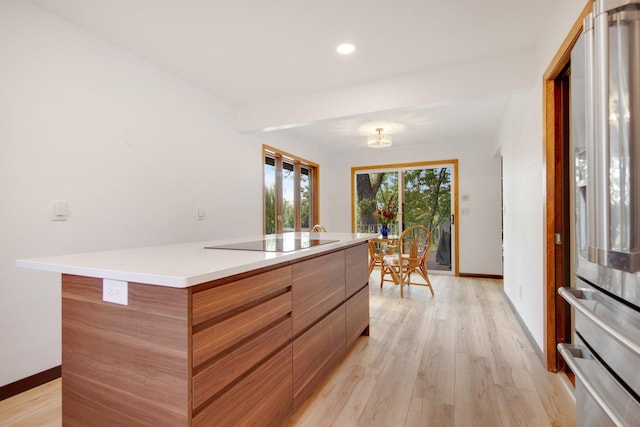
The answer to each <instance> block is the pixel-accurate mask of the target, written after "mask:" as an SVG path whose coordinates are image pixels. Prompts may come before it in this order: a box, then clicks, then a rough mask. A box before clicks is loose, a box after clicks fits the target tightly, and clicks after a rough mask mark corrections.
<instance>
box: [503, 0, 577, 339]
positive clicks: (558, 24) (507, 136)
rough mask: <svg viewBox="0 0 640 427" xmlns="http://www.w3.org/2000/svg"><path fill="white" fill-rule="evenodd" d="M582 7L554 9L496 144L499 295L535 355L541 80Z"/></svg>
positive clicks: (539, 333) (539, 289) (539, 293)
mask: <svg viewBox="0 0 640 427" xmlns="http://www.w3.org/2000/svg"><path fill="white" fill-rule="evenodd" d="M585 4H586V2H585V1H584V0H564V1H561V2H557V3H556V4H555V11H554V13H553V14H552V18H551V19H550V20H549V22H548V25H547V27H545V28H541V29H540V39H539V42H538V44H537V47H536V49H535V58H534V60H535V67H536V69H537V72H536V74H537V75H538V76H539V77H538V78H537V79H536V82H535V85H534V86H533V88H532V90H531V93H530V94H529V95H522V96H520V97H519V98H518V99H514V100H513V104H512V105H511V106H510V108H509V109H508V113H507V115H506V116H505V119H504V121H503V126H502V129H501V132H500V136H499V140H498V144H499V145H500V147H501V152H502V156H503V163H504V206H505V209H504V212H505V213H504V265H505V267H504V290H505V293H506V294H507V296H508V297H509V299H510V300H511V302H512V303H513V305H514V307H515V308H516V310H517V312H518V314H519V316H520V318H521V319H522V320H523V322H524V323H525V324H526V326H527V328H528V329H529V332H530V333H531V335H532V336H533V338H534V339H535V341H536V344H537V345H538V346H539V349H540V350H544V346H545V335H546V331H545V310H546V307H545V303H544V298H545V278H544V252H545V248H544V244H543V243H544V238H545V237H544V236H545V232H546V230H545V229H544V216H545V211H544V194H545V171H544V151H543V134H542V131H543V129H542V120H543V119H542V114H543V106H542V78H543V75H544V72H545V70H546V68H547V67H548V66H549V64H550V63H551V61H552V59H553V56H554V55H555V53H556V52H557V50H558V49H559V48H560V45H561V44H562V42H563V40H564V39H565V37H566V36H567V35H568V34H569V30H570V29H571V26H572V25H573V24H574V22H575V21H576V19H577V18H578V16H579V15H580V12H581V11H582V9H583V8H584V6H585Z"/></svg>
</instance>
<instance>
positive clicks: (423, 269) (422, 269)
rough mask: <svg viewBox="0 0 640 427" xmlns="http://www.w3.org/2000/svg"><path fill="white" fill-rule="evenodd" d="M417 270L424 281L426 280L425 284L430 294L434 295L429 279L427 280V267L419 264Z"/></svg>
mask: <svg viewBox="0 0 640 427" xmlns="http://www.w3.org/2000/svg"><path fill="white" fill-rule="evenodd" d="M418 272H419V273H420V275H421V276H422V278H423V279H424V281H425V282H427V286H428V287H429V290H430V291H431V296H434V295H435V294H434V292H433V287H432V286H431V281H430V280H429V274H428V273H427V268H426V267H425V266H424V265H421V266H420V270H418Z"/></svg>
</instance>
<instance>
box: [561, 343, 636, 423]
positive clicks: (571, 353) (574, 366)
mask: <svg viewBox="0 0 640 427" xmlns="http://www.w3.org/2000/svg"><path fill="white" fill-rule="evenodd" d="M558 351H559V352H560V354H561V355H562V358H563V359H564V361H565V362H566V363H567V365H569V368H571V371H572V372H573V373H574V374H576V377H577V378H578V379H579V380H580V381H581V382H582V385H584V388H585V389H586V390H587V392H588V393H589V394H590V395H591V397H593V399H594V400H595V401H596V403H597V404H598V406H600V408H602V410H603V411H604V412H605V413H606V414H607V416H608V417H609V418H610V419H611V421H613V423H614V424H615V425H617V426H625V425H627V422H626V421H625V418H624V417H622V416H620V414H618V413H617V411H615V410H614V409H613V408H612V407H611V406H609V405H608V404H607V402H606V401H605V399H604V398H603V396H602V395H601V394H600V393H599V392H598V389H597V388H596V387H595V386H594V385H593V384H592V383H591V381H590V380H589V379H590V378H591V375H588V374H587V373H585V372H584V371H583V370H582V368H581V367H580V364H579V363H578V361H577V360H576V359H579V360H581V359H587V358H585V357H582V353H583V351H585V350H584V349H583V348H581V347H578V346H575V345H571V344H562V343H560V344H558Z"/></svg>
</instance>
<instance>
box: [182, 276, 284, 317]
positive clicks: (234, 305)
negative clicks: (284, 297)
mask: <svg viewBox="0 0 640 427" xmlns="http://www.w3.org/2000/svg"><path fill="white" fill-rule="evenodd" d="M289 286H291V267H290V266H287V267H282V268H278V269H276V270H272V271H268V272H266V273H261V274H257V275H255V276H251V277H247V278H244V279H241V280H237V281H235V282H231V283H227V284H224V285H220V286H216V287H214V288H210V289H206V290H204V291H200V292H196V293H194V294H193V297H192V299H193V302H192V304H193V307H192V310H193V324H194V325H197V324H199V323H202V322H204V321H206V320H209V319H212V318H214V317H216V316H220V315H221V314H224V313H228V312H230V311H233V310H235V309H238V308H239V307H242V306H244V305H246V304H250V303H252V302H253V301H257V300H260V299H262V298H265V297H267V296H269V295H271V294H274V293H277V292H278V291H280V290H282V289H284V288H286V287H289Z"/></svg>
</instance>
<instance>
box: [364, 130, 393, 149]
mask: <svg viewBox="0 0 640 427" xmlns="http://www.w3.org/2000/svg"><path fill="white" fill-rule="evenodd" d="M383 130H384V129H382V128H376V132H378V133H376V134H373V135H369V136H368V137H367V146H368V147H369V148H386V147H391V144H392V143H393V141H392V139H391V135H385V134H383V133H382V131H383Z"/></svg>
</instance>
